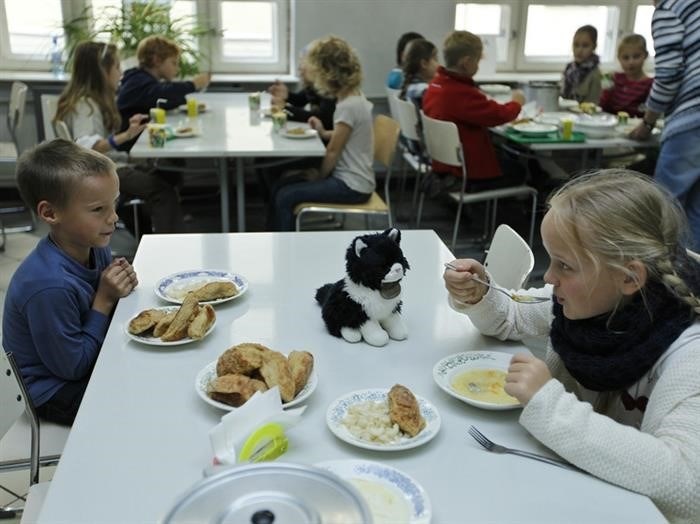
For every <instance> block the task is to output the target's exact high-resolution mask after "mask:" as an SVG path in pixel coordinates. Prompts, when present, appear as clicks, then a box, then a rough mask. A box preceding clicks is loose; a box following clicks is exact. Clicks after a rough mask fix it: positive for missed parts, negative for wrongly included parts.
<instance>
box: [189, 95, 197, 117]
mask: <svg viewBox="0 0 700 524" xmlns="http://www.w3.org/2000/svg"><path fill="white" fill-rule="evenodd" d="M198 114H199V103H198V102H197V100H196V99H195V98H194V97H192V96H188V97H187V117H188V118H197V115H198Z"/></svg>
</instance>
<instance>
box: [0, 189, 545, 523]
mask: <svg viewBox="0 0 700 524" xmlns="http://www.w3.org/2000/svg"><path fill="white" fill-rule="evenodd" d="M247 186H249V187H247V188H246V199H247V202H246V216H247V226H248V230H250V231H263V230H264V217H265V202H264V200H263V198H262V196H261V195H260V194H259V192H258V191H256V188H257V181H256V178H255V177H250V180H249V183H248V184H247ZM380 187H382V186H380ZM207 192H208V193H209V194H208V195H206V194H205V195H201V193H198V192H196V191H194V190H193V191H192V192H190V194H189V196H186V197H185V198H184V201H183V208H184V211H185V213H186V215H187V216H188V220H187V222H186V227H187V231H188V232H214V231H218V230H219V227H220V212H219V206H218V202H219V200H218V196H216V195H215V194H212V190H211V189H208V190H205V193H207ZM394 193H396V194H394ZM0 196H2V193H0ZM392 198H393V201H394V202H395V209H397V210H398V218H397V219H396V224H395V225H396V227H399V228H400V229H412V228H414V227H415V218H414V217H415V213H414V209H413V206H412V205H411V202H410V182H409V192H407V195H406V198H405V199H404V202H403V203H402V204H401V205H400V206H399V205H398V191H394V190H393V189H392ZM232 201H234V200H233V198H232ZM527 207H528V202H508V201H504V202H503V203H501V204H500V205H499V222H505V223H508V224H509V225H511V226H512V227H513V228H515V229H516V230H517V231H518V232H519V233H520V234H521V235H523V236H526V235H527V228H528V216H527V212H526V209H527ZM455 212H456V208H455V206H454V205H453V204H452V203H450V202H447V201H446V200H445V199H444V198H440V197H436V198H433V199H429V200H427V201H426V204H425V209H424V213H423V221H422V224H421V228H422V229H435V230H436V231H437V233H438V234H439V235H440V237H441V238H442V240H443V241H444V242H445V243H446V244H447V245H449V243H450V241H451V236H452V227H453V223H454V217H455ZM233 213H234V214H235V210H234V211H233ZM483 213H484V210H483V207H482V206H475V207H473V208H465V212H464V216H463V220H462V224H461V227H460V235H459V240H458V245H457V248H456V249H455V255H456V256H457V257H460V258H462V257H472V258H477V259H482V258H483V256H484V252H483V246H468V245H467V244H465V242H466V241H467V239H469V238H473V237H475V236H478V235H479V234H481V232H482V231H483V227H482V224H483ZM25 218H26V217H25ZM232 224H233V227H235V218H233V217H232ZM538 225H539V220H538ZM345 226H346V228H347V229H364V220H363V219H358V218H355V219H354V220H353V219H350V220H348V222H347V223H346V225H345ZM370 226H371V227H372V228H375V229H376V230H382V229H384V228H385V227H386V222H385V221H384V220H380V219H375V221H374V222H373V223H371V224H370ZM538 229H539V228H538ZM46 232H47V228H46V226H44V225H42V224H39V225H38V228H37V229H36V230H35V231H33V232H31V233H13V234H9V235H8V236H7V241H6V246H5V251H4V252H0V315H1V313H2V309H3V306H4V302H5V291H6V290H7V286H8V283H9V281H10V278H11V277H12V274H13V273H14V271H15V270H16V269H17V267H18V266H19V264H20V263H21V261H22V260H23V259H24V257H26V255H27V254H28V253H29V252H30V251H31V250H32V249H33V248H34V246H35V245H36V243H37V242H38V241H39V239H40V238H41V237H43V236H44V235H46ZM130 242H131V241H130V239H129V238H128V237H127V236H123V235H122V236H119V237H117V238H115V240H114V244H117V246H116V247H117V248H118V250H121V251H129V250H130V249H131V250H132V249H133V246H131V245H130ZM534 251H535V259H536V265H535V270H534V271H533V274H532V276H531V279H530V283H531V284H532V285H537V284H538V283H540V280H541V277H542V274H543V273H544V269H543V268H544V264H545V263H546V256H545V255H544V251H543V249H542V247H541V241H540V239H539V233H537V235H536V239H535V246H534ZM1 330H2V328H1V327H0V337H1V334H2V331H1ZM52 474H53V471H52V469H47V470H42V480H48V479H49V478H50V477H51V475H52ZM28 477H29V475H28V473H27V472H26V471H20V472H12V473H5V474H2V475H0V484H2V485H5V486H7V487H9V488H10V489H13V490H14V491H21V492H24V491H26V489H27V485H28ZM23 490H24V491H23ZM12 499H13V498H12V497H10V496H9V495H7V494H6V493H5V492H3V491H2V490H0V506H2V505H4V504H7V503H9V502H11V501H12ZM6 522H19V520H8V521H6Z"/></svg>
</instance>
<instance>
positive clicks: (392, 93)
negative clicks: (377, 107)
mask: <svg viewBox="0 0 700 524" xmlns="http://www.w3.org/2000/svg"><path fill="white" fill-rule="evenodd" d="M400 92H401V90H400V89H392V88H390V87H387V88H386V101H387V104H388V105H389V114H390V115H391V118H393V119H394V120H398V119H399V114H398V112H397V111H396V100H397V99H398V98H399V93H400Z"/></svg>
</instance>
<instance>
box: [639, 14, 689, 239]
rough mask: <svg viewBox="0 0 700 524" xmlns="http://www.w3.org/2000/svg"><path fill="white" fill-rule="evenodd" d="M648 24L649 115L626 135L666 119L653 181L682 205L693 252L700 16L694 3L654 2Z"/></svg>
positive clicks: (642, 136)
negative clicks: (652, 52) (652, 67)
mask: <svg viewBox="0 0 700 524" xmlns="http://www.w3.org/2000/svg"><path fill="white" fill-rule="evenodd" d="M654 5H655V6H656V9H655V10H654V15H653V18H652V22H651V30H652V35H653V37H654V49H655V51H656V56H655V59H654V60H655V63H656V71H655V78H654V83H653V85H652V88H651V93H650V95H649V98H648V99H647V103H646V105H647V110H646V111H645V113H644V118H643V120H642V122H641V123H640V124H639V125H638V126H637V127H636V128H635V129H634V130H633V131H632V133H631V134H630V136H631V137H632V138H635V139H637V140H646V139H647V138H649V136H650V134H651V131H652V129H654V126H655V124H656V120H657V119H658V118H659V117H660V116H661V115H664V120H665V122H664V129H663V131H662V133H661V150H660V152H659V158H658V161H657V164H656V172H655V174H654V178H655V179H656V180H657V181H658V182H659V184H661V185H663V186H665V187H666V188H668V189H669V191H670V192H671V193H672V194H673V196H675V197H676V198H678V200H680V202H681V204H682V205H683V208H684V210H685V212H686V215H687V216H688V223H689V225H690V229H691V232H692V235H693V245H692V248H693V249H700V148H698V146H697V144H698V140H700V46H698V35H699V34H700V17H698V16H697V10H698V2H697V0H655V2H654Z"/></svg>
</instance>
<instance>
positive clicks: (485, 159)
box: [423, 31, 525, 189]
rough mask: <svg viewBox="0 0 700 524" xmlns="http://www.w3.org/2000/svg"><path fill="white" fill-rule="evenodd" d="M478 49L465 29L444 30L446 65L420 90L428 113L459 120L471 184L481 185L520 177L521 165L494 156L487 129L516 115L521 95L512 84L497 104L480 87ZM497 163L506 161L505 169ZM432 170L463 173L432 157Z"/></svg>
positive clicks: (480, 46)
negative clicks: (505, 99) (508, 94)
mask: <svg viewBox="0 0 700 524" xmlns="http://www.w3.org/2000/svg"><path fill="white" fill-rule="evenodd" d="M482 51H483V44H482V42H481V39H480V38H479V37H478V36H476V35H474V34H472V33H469V32H468V31H453V32H452V33H450V34H449V35H447V38H445V43H444V44H443V57H444V59H445V66H444V67H443V66H439V67H438V68H437V72H436V74H435V76H434V78H433V80H432V82H430V85H429V86H428V89H427V90H426V91H425V94H424V95H423V111H424V112H425V114H426V115H427V116H429V117H431V118H435V119H437V120H446V121H449V122H454V123H455V124H457V129H458V130H459V138H460V141H461V143H462V147H463V148H464V156H465V162H466V164H467V172H468V173H469V180H470V183H471V184H472V185H473V184H474V183H475V182H476V183H478V184H479V185H480V186H481V187H482V188H484V189H485V188H486V187H487V186H488V187H496V186H500V185H512V184H515V183H520V182H521V181H522V178H523V176H524V175H523V170H522V169H520V168H519V166H518V167H516V166H515V165H513V166H511V165H509V164H507V162H509V160H510V159H508V158H506V157H503V158H500V159H499V157H498V156H497V155H496V151H495V149H494V147H493V144H492V143H491V137H490V135H489V130H488V128H489V127H492V126H498V125H501V124H505V123H506V122H510V121H511V120H515V118H516V117H517V116H518V114H519V113H520V108H521V107H522V105H523V104H524V103H525V96H524V95H523V92H522V91H520V90H517V89H515V90H513V93H512V97H513V100H512V101H511V102H507V103H505V104H500V103H498V102H496V101H495V100H492V99H490V98H488V97H487V96H486V95H485V94H484V93H483V92H482V91H481V90H479V88H478V87H477V85H476V83H475V82H474V75H475V74H476V72H477V71H478V69H479V61H480V60H481V55H482ZM500 162H503V164H504V169H503V172H502V171H501V165H500ZM433 171H434V172H437V173H452V174H453V175H455V176H458V177H461V176H462V171H461V169H459V168H452V167H450V166H445V165H443V164H440V163H438V162H433ZM504 175H505V176H504Z"/></svg>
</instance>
